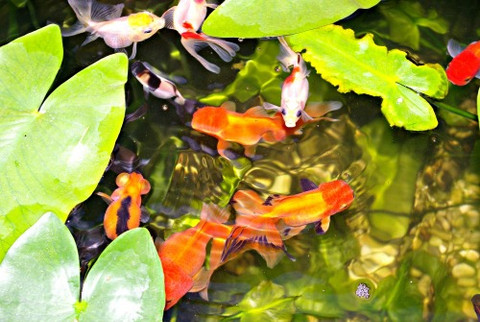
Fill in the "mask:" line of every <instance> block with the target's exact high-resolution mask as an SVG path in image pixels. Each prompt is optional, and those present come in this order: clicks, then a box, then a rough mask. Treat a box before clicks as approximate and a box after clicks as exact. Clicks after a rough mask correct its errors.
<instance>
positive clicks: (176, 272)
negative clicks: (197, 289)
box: [161, 258, 193, 310]
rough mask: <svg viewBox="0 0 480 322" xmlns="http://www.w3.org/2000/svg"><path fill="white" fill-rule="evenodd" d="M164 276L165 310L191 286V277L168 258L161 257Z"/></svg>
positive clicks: (175, 302)
mask: <svg viewBox="0 0 480 322" xmlns="http://www.w3.org/2000/svg"><path fill="white" fill-rule="evenodd" d="M161 262H162V267H163V274H164V276H165V300H166V305H165V310H168V309H169V308H171V307H172V306H174V305H175V304H177V302H178V301H179V300H180V299H181V298H182V297H183V296H184V295H185V294H187V292H188V291H189V290H190V289H191V288H192V286H193V279H192V278H191V277H190V276H189V275H188V274H187V273H186V272H185V271H184V270H183V269H182V267H180V266H178V265H177V264H175V263H174V262H173V261H171V260H169V259H168V258H161Z"/></svg>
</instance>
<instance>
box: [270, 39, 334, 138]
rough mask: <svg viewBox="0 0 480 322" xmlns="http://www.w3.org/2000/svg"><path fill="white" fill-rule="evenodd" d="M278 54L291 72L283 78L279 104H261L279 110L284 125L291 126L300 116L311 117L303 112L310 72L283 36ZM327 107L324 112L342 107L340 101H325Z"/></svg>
mask: <svg viewBox="0 0 480 322" xmlns="http://www.w3.org/2000/svg"><path fill="white" fill-rule="evenodd" d="M278 40H279V41H280V55H279V56H278V57H277V59H278V60H279V61H280V63H281V64H282V67H283V69H284V70H285V71H288V70H289V68H290V67H293V69H292V72H291V74H290V75H289V76H288V77H287V78H286V79H285V81H284V82H283V85H282V98H281V104H280V106H276V105H273V104H270V103H267V102H265V103H264V104H263V106H264V107H265V109H268V110H276V111H278V112H280V113H281V114H282V116H283V120H284V121H285V126H286V127H289V128H293V127H295V126H296V125H297V121H298V120H299V119H300V118H301V119H302V120H303V121H304V122H308V121H311V120H312V117H311V116H310V115H309V114H307V112H305V104H306V103H307V99H308V88H309V85H308V80H307V76H308V74H309V73H310V71H309V70H307V65H306V64H305V61H304V60H303V58H302V55H301V54H299V53H296V52H294V51H293V50H292V49H291V48H290V47H289V46H288V44H287V42H286V41H285V39H284V38H283V37H279V38H278ZM325 104H327V105H329V109H328V110H327V111H325V113H327V112H330V111H335V110H338V109H339V108H341V107H342V104H341V103H340V102H326V103H325ZM325 104H323V105H325Z"/></svg>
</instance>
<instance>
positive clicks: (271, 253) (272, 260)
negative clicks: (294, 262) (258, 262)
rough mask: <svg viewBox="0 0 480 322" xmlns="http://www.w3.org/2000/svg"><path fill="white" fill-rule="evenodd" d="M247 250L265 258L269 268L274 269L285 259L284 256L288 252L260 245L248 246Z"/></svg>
mask: <svg viewBox="0 0 480 322" xmlns="http://www.w3.org/2000/svg"><path fill="white" fill-rule="evenodd" d="M247 248H250V249H254V250H256V251H257V252H258V253H259V254H260V256H262V257H263V259H264V260H265V262H266V263H267V266H268V267H269V268H273V267H274V266H275V265H277V264H278V262H279V261H280V259H281V258H282V257H283V254H284V253H285V252H286V250H283V249H281V248H277V247H270V246H265V245H262V244H260V243H252V244H251V245H250V246H247ZM289 255H290V254H289ZM289 257H290V256H289Z"/></svg>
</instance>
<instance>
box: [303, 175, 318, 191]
mask: <svg viewBox="0 0 480 322" xmlns="http://www.w3.org/2000/svg"><path fill="white" fill-rule="evenodd" d="M300 185H301V186H302V189H303V191H310V190H314V189H317V188H318V186H317V185H316V184H315V183H313V182H312V181H310V180H308V179H307V178H302V179H300Z"/></svg>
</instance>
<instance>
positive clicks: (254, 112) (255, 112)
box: [244, 106, 270, 117]
mask: <svg viewBox="0 0 480 322" xmlns="http://www.w3.org/2000/svg"><path fill="white" fill-rule="evenodd" d="M244 115H248V116H258V117H270V115H268V113H267V111H265V109H264V108H263V106H254V107H250V108H249V109H248V110H246V111H245V114H244Z"/></svg>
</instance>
